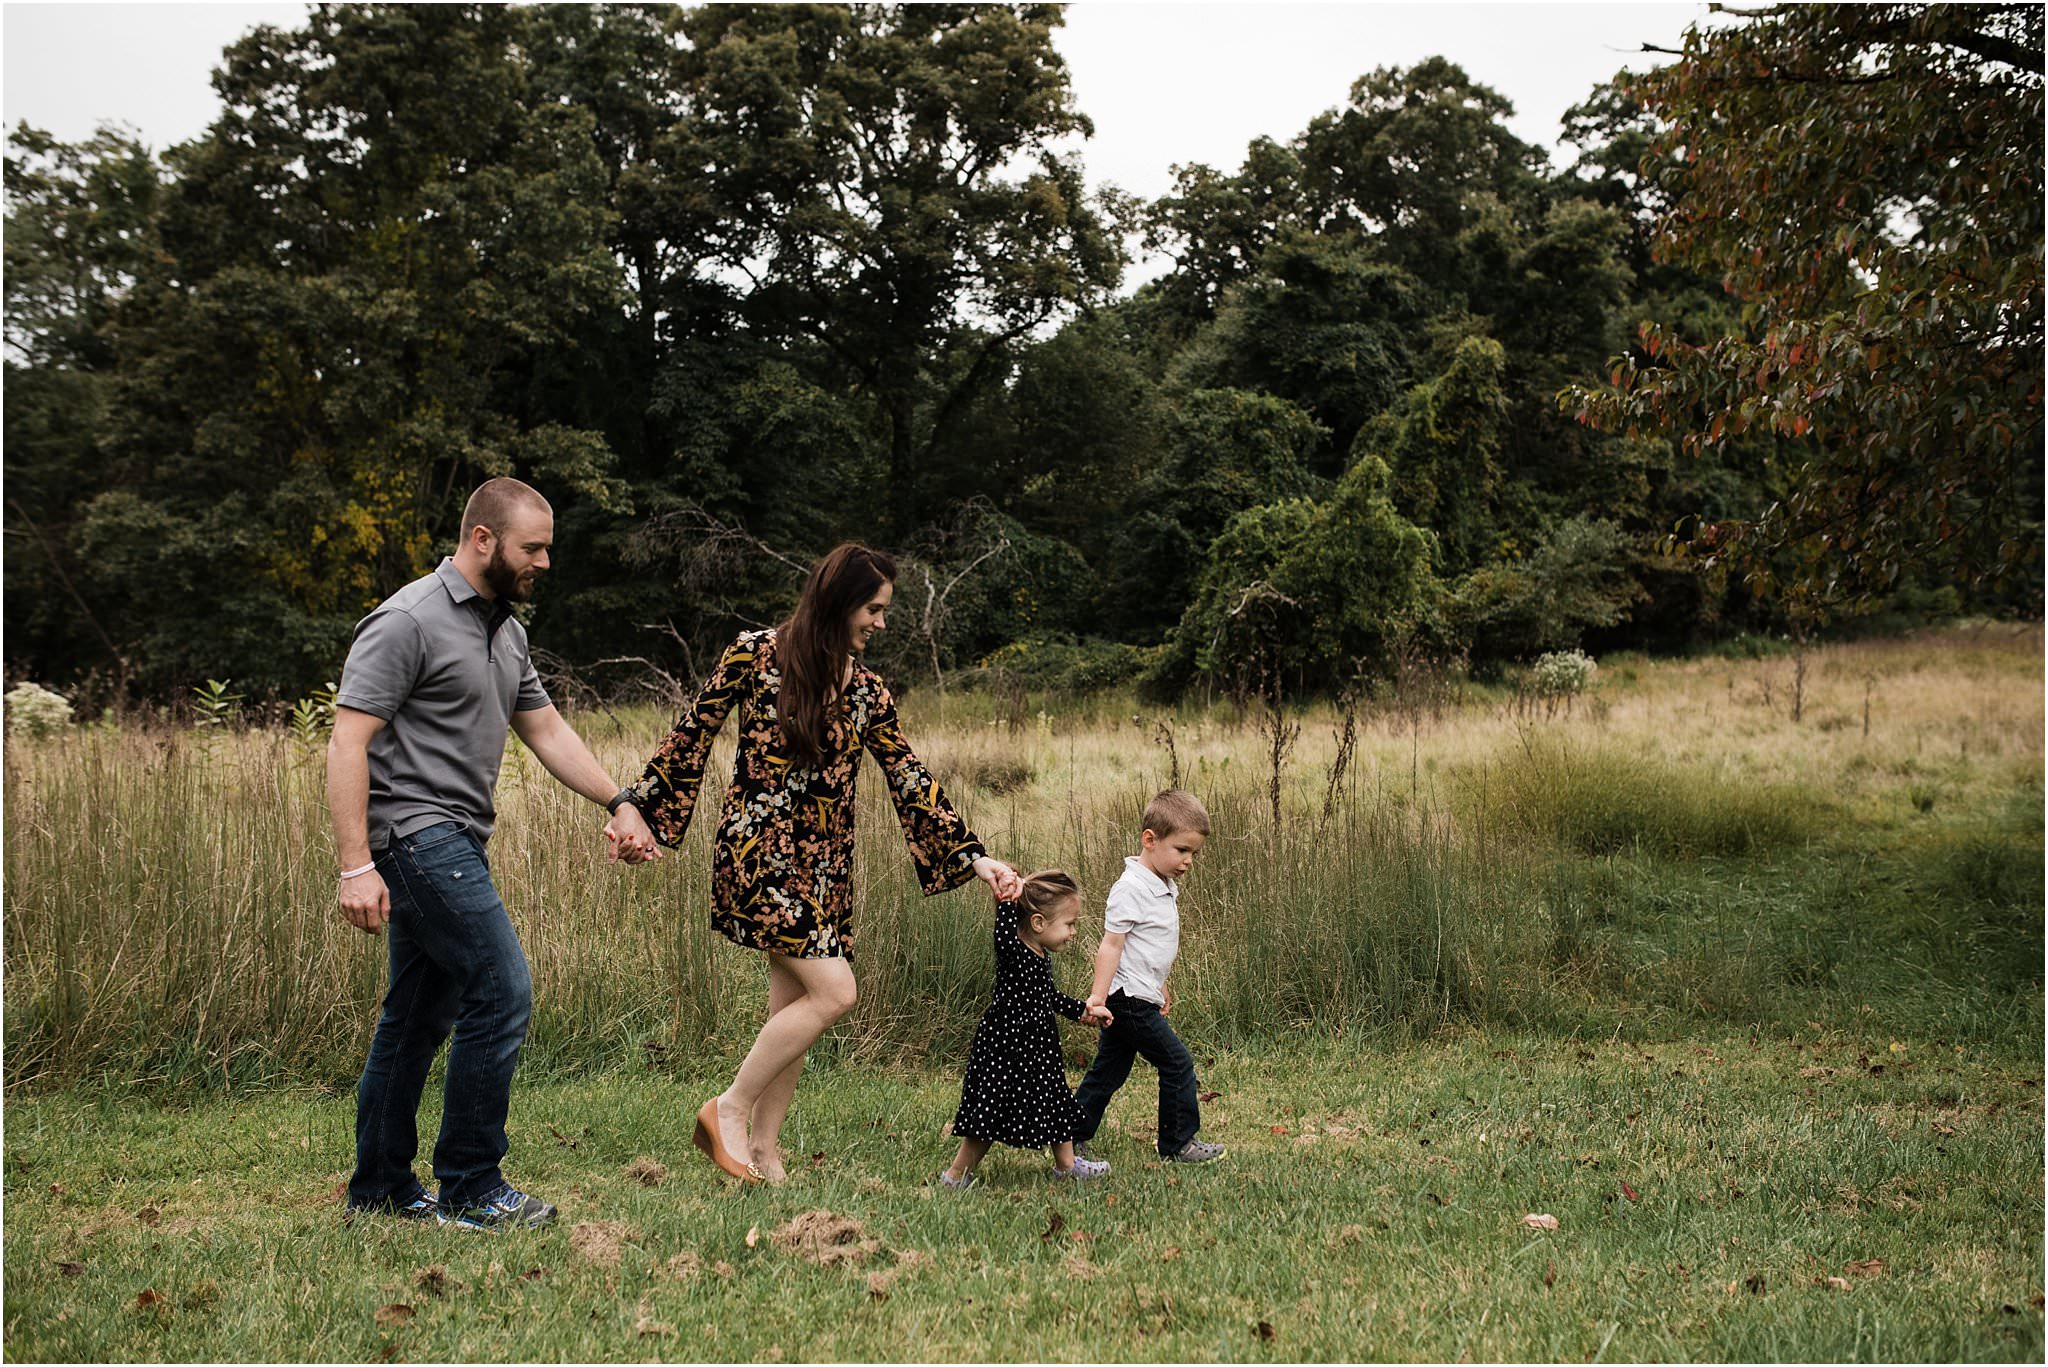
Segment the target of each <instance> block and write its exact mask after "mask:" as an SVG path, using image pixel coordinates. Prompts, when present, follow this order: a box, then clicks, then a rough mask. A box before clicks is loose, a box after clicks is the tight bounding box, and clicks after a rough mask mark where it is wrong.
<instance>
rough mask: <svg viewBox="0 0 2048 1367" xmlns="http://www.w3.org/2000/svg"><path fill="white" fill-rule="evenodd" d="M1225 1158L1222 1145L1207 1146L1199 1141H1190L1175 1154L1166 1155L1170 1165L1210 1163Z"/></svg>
mask: <svg viewBox="0 0 2048 1367" xmlns="http://www.w3.org/2000/svg"><path fill="white" fill-rule="evenodd" d="M1222 1156H1223V1146H1222V1145H1221V1144H1205V1143H1203V1142H1202V1141H1201V1140H1199V1139H1190V1140H1189V1141H1188V1142H1187V1143H1185V1144H1183V1145H1181V1146H1180V1148H1179V1150H1178V1151H1177V1152H1174V1153H1169V1154H1166V1155H1165V1160H1166V1161H1167V1162H1169V1163H1208V1162H1211V1161H1213V1160H1215V1159H1218V1158H1221V1157H1222Z"/></svg>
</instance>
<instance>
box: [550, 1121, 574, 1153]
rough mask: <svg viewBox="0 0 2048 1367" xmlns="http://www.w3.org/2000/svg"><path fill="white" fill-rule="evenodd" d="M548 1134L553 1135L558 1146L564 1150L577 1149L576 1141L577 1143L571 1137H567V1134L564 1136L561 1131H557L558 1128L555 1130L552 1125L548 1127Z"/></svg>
mask: <svg viewBox="0 0 2048 1367" xmlns="http://www.w3.org/2000/svg"><path fill="white" fill-rule="evenodd" d="M548 1133H549V1134H551V1135H553V1136H554V1137H555V1143H556V1144H558V1145H560V1146H561V1147H562V1148H565V1149H573V1148H575V1147H576V1141H575V1140H574V1139H572V1138H570V1137H569V1136H568V1135H566V1134H563V1133H562V1132H561V1131H560V1130H558V1129H556V1128H555V1127H554V1126H552V1125H550V1126H548Z"/></svg>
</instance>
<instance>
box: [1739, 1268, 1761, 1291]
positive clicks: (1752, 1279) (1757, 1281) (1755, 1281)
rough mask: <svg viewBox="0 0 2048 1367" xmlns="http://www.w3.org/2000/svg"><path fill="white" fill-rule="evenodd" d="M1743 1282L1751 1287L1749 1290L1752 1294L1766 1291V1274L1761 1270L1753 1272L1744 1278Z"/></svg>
mask: <svg viewBox="0 0 2048 1367" xmlns="http://www.w3.org/2000/svg"><path fill="white" fill-rule="evenodd" d="M1742 1284H1743V1285H1744V1286H1746V1287H1748V1288H1749V1292H1750V1294H1751V1295H1753V1296H1761V1295H1762V1294H1763V1293H1764V1274H1763V1273H1761V1272H1752V1273H1750V1274H1749V1275H1748V1276H1747V1277H1745V1278H1743V1281H1742Z"/></svg>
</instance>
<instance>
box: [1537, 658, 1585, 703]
mask: <svg viewBox="0 0 2048 1367" xmlns="http://www.w3.org/2000/svg"><path fill="white" fill-rule="evenodd" d="M1596 669H1598V666H1597V665H1595V664H1594V663H1593V657H1592V656H1590V655H1588V654H1586V652H1584V651H1583V650H1553V651H1549V652H1547V653H1545V654H1542V655H1538V656H1537V657H1536V663H1535V665H1534V667H1533V668H1532V670H1531V673H1532V674H1533V675H1534V676H1535V679H1536V691H1537V692H1539V693H1542V694H1543V695H1544V696H1546V697H1553V698H1555V697H1565V696H1568V695H1570V694H1573V693H1583V692H1585V691H1586V686H1587V685H1588V684H1590V683H1592V681H1593V674H1594V672H1595V670H1596Z"/></svg>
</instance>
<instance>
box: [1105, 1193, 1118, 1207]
mask: <svg viewBox="0 0 2048 1367" xmlns="http://www.w3.org/2000/svg"><path fill="white" fill-rule="evenodd" d="M1102 1204H1103V1205H1105V1206H1113V1205H1115V1204H1116V1193H1115V1192H1111V1193H1110V1194H1109V1195H1107V1196H1105V1197H1103V1198H1102Z"/></svg>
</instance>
